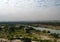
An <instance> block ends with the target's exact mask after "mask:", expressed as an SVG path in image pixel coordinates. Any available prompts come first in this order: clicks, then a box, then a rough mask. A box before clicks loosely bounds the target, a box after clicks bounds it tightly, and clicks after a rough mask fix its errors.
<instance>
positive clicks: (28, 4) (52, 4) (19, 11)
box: [0, 0, 60, 21]
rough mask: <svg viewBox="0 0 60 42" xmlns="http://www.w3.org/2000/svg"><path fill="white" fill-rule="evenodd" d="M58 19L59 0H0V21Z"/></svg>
mask: <svg viewBox="0 0 60 42" xmlns="http://www.w3.org/2000/svg"><path fill="white" fill-rule="evenodd" d="M45 20H60V0H0V21H45Z"/></svg>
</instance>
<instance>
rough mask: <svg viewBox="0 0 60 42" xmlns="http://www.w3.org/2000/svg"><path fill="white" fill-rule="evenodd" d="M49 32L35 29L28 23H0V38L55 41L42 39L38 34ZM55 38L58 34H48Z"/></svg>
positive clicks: (24, 40)
mask: <svg viewBox="0 0 60 42" xmlns="http://www.w3.org/2000/svg"><path fill="white" fill-rule="evenodd" d="M46 33H47V34H50V31H46V30H44V31H39V30H35V29H34V28H32V27H29V25H25V24H0V38H7V39H9V40H13V39H20V40H23V42H31V41H37V42H55V41H51V40H42V39H40V35H44V34H46ZM50 35H52V36H54V37H55V38H58V34H50Z"/></svg>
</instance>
